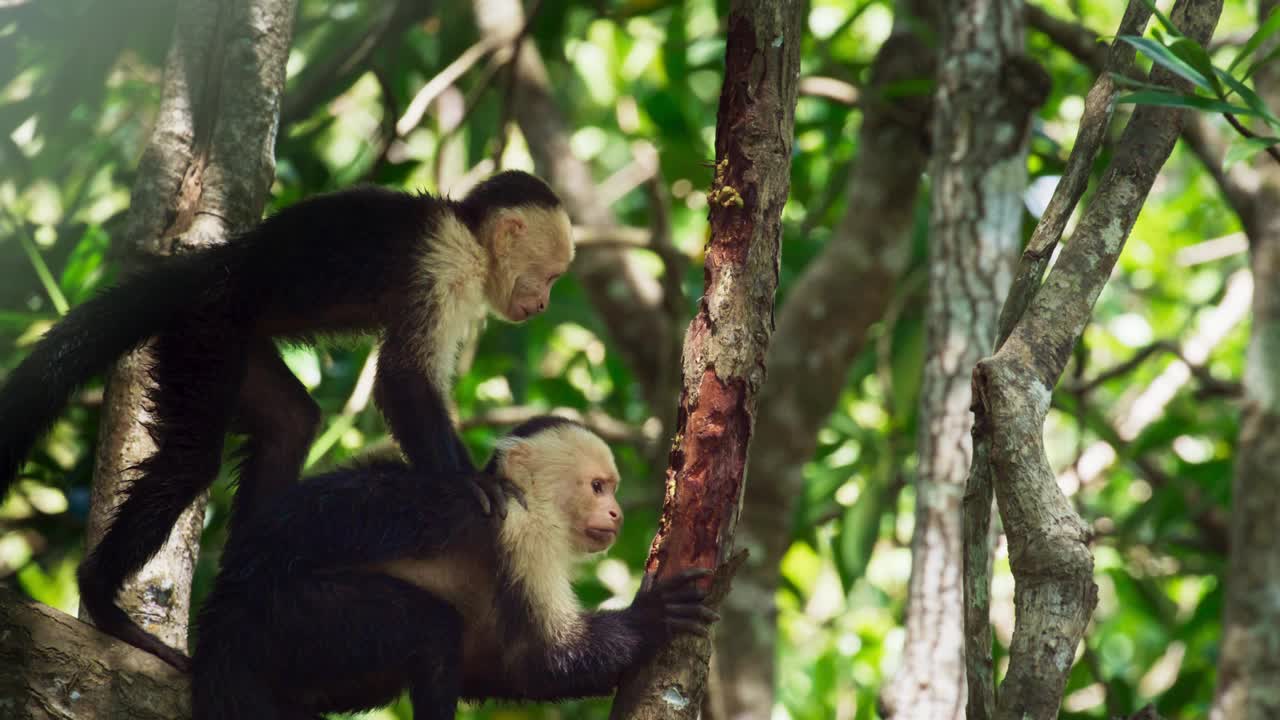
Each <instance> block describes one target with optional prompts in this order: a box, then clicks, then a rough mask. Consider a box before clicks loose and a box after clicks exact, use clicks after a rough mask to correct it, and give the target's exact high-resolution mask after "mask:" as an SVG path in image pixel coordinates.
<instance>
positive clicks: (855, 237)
mask: <svg viewBox="0 0 1280 720" xmlns="http://www.w3.org/2000/svg"><path fill="white" fill-rule="evenodd" d="M933 12H934V6H933V5H932V4H931V3H928V2H923V0H905V1H904V2H900V3H899V4H898V6H897V11H896V13H895V21H894V30H893V33H892V34H891V35H890V37H889V38H888V39H887V40H886V41H885V43H884V45H883V46H881V48H880V51H879V52H878V53H877V54H876V58H875V61H874V62H873V64H872V67H871V76H870V83H869V86H868V89H867V91H865V92H863V93H862V98H863V110H862V112H863V115H862V124H861V126H860V128H859V131H858V159H857V162H856V163H855V165H854V167H853V169H852V170H851V172H850V176H849V179H848V201H847V209H846V211H845V214H844V217H843V218H842V220H841V222H840V224H839V225H838V226H837V227H836V228H835V231H834V232H833V233H832V236H831V238H830V240H828V241H827V244H826V247H824V248H823V249H822V252H821V253H820V254H819V255H818V256H817V257H815V258H814V259H813V260H812V261H811V262H810V263H809V265H808V267H807V268H806V269H805V271H804V274H803V275H802V276H801V277H800V278H799V279H797V280H796V281H795V282H794V283H793V284H792V286H791V290H790V292H789V293H788V294H787V301H786V303H785V304H784V305H783V307H782V310H781V312H780V313H779V316H778V331H777V334H776V335H775V336H774V340H773V342H772V343H770V345H769V352H768V356H767V359H766V363H767V366H768V368H769V381H768V382H766V383H765V386H764V389H763V390H761V392H760V400H759V407H761V408H764V409H765V412H761V413H759V414H758V416H757V417H756V425H755V433H754V438H753V440H752V442H751V449H750V451H749V453H748V461H747V465H748V467H750V468H751V482H750V483H749V484H748V485H747V488H746V491H745V493H746V494H745V497H744V500H743V504H742V517H741V522H740V523H739V525H738V531H737V537H736V542H737V545H738V546H739V547H743V548H746V549H748V550H750V552H751V555H750V557H748V558H747V561H746V564H745V565H744V566H743V568H742V571H741V572H739V573H738V575H737V576H736V577H735V579H734V591H733V593H732V594H731V595H729V596H728V597H727V598H726V599H725V604H724V606H723V608H721V615H722V620H721V621H720V624H719V626H718V629H717V632H716V636H715V650H716V659H715V665H716V667H715V670H716V676H717V678H718V680H719V683H718V687H719V693H720V695H721V697H720V698H719V699H718V701H717V703H716V705H717V706H718V707H721V708H723V713H722V714H721V715H718V716H717V717H718V718H721V720H769V718H770V717H772V714H773V703H774V655H775V652H776V642H777V608H776V605H775V602H774V596H775V594H776V593H777V591H778V584H779V581H780V578H779V566H780V564H781V562H782V556H783V555H784V554H785V553H786V551H787V548H788V547H790V545H791V538H792V532H791V518H792V508H793V507H794V506H795V499H796V497H797V496H798V495H799V493H800V491H801V489H802V487H803V484H804V476H803V468H804V464H805V462H807V461H808V460H809V458H810V457H812V455H813V451H814V448H815V446H816V442H817V436H818V431H819V430H820V429H821V428H822V425H823V423H825V422H826V419H827V417H828V416H830V414H831V412H832V411H833V410H834V409H835V406H836V401H837V400H838V398H839V397H840V389H841V388H842V387H844V384H845V378H846V375H847V374H848V369H849V365H850V364H851V363H852V362H853V359H854V358H855V357H857V356H858V355H859V354H860V353H861V352H862V350H863V348H864V347H865V346H866V332H867V330H868V329H869V328H870V327H871V326H872V325H873V324H874V323H876V322H877V321H879V320H880V318H881V317H883V315H884V312H885V309H886V308H887V307H888V306H889V304H890V303H891V302H892V300H893V297H894V294H895V287H894V285H895V282H896V281H897V280H898V278H899V277H900V275H901V273H902V271H903V270H904V269H905V267H906V264H907V260H908V257H909V255H910V253H909V251H908V247H907V246H908V240H909V238H910V234H911V230H912V225H913V223H914V210H915V206H916V202H917V200H918V198H919V186H920V174H921V172H922V171H923V170H924V165H925V158H926V150H925V146H926V145H927V142H926V138H927V121H928V116H929V104H930V100H929V98H928V97H927V96H924V95H921V96H915V97H911V96H906V97H901V96H900V97H888V96H886V95H884V94H883V93H881V92H878V90H879V89H880V88H884V87H886V86H889V85H893V84H895V83H900V82H903V81H906V80H912V79H920V78H922V77H923V78H928V77H930V76H932V73H933V63H932V62H931V61H930V58H932V57H933V54H934V53H933V52H932V49H931V48H930V46H929V45H928V43H927V42H926V41H925V39H924V38H922V37H920V36H919V35H917V34H915V33H914V32H912V28H915V27H917V26H918V25H919V23H921V22H924V23H925V24H926V25H932V20H931V18H932V16H933Z"/></svg>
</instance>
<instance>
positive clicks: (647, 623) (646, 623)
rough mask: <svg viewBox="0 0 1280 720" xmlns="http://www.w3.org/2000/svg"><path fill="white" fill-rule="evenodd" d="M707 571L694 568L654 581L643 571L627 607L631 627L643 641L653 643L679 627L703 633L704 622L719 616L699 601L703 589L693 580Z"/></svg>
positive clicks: (705, 627)
mask: <svg viewBox="0 0 1280 720" xmlns="http://www.w3.org/2000/svg"><path fill="white" fill-rule="evenodd" d="M711 574H712V572H711V571H710V570H706V569H702V568H698V569H694V570H685V571H684V572H681V573H679V574H677V575H675V576H673V577H669V578H666V579H665V580H659V581H657V582H655V581H654V580H653V576H651V575H646V576H645V578H644V580H643V581H642V582H641V583H640V592H638V593H636V597H635V599H634V600H632V601H631V607H630V608H629V609H628V614H630V615H631V617H630V618H628V619H629V620H630V622H631V625H632V627H633V628H634V629H635V630H636V632H638V633H639V635H640V637H641V638H643V639H644V640H645V642H647V643H649V642H651V643H653V644H654V645H657V644H659V643H661V642H665V641H667V640H668V639H670V638H671V637H672V636H673V635H675V634H676V633H677V632H681V631H683V632H690V633H693V634H695V635H701V636H703V637H707V636H708V635H709V634H710V628H709V627H708V626H709V625H710V624H711V623H713V622H715V621H717V620H719V619H720V616H719V615H718V614H717V613H716V612H715V611H714V610H712V609H711V608H709V607H707V606H706V605H704V604H703V601H704V600H705V599H706V596H707V593H706V591H704V590H702V589H701V588H699V587H698V586H697V585H695V584H694V583H695V582H696V581H698V580H701V579H703V578H706V577H709V576H710V575H711Z"/></svg>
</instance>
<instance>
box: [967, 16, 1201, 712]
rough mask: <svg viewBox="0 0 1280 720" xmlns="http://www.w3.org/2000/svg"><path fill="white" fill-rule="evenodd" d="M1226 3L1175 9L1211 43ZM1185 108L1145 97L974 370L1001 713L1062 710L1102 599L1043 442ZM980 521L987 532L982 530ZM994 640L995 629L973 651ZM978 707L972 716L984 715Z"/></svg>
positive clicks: (1179, 85)
mask: <svg viewBox="0 0 1280 720" xmlns="http://www.w3.org/2000/svg"><path fill="white" fill-rule="evenodd" d="M1221 11H1222V3H1221V2H1220V0H1180V2H1178V3H1177V4H1176V5H1175V6H1174V9H1173V13H1172V17H1173V21H1174V23H1175V24H1177V26H1178V27H1179V28H1180V29H1181V30H1182V31H1183V32H1184V34H1186V36H1187V37H1189V38H1192V39H1193V40H1195V41H1196V42H1199V43H1201V44H1204V43H1206V42H1208V40H1209V37H1210V36H1211V35H1212V33H1213V28H1214V26H1215V25H1216V24H1217V21H1218V15H1219V14H1220V13H1221ZM1151 80H1152V82H1155V83H1158V84H1162V85H1165V86H1168V87H1172V88H1174V89H1177V90H1185V88H1186V82H1185V81H1182V80H1179V79H1176V78H1174V77H1172V76H1171V75H1170V74H1169V73H1167V72H1164V71H1163V70H1161V69H1159V68H1157V69H1156V70H1155V71H1153V72H1152V76H1151ZM1185 115H1186V111H1182V110H1171V109H1167V108H1157V107H1147V106H1141V107H1139V108H1137V109H1136V110H1135V111H1134V113H1133V116H1132V117H1131V119H1130V121H1129V123H1128V126H1127V127H1126V128H1125V131H1124V133H1123V135H1122V136H1121V139H1120V142H1119V145H1118V147H1117V150H1116V153H1115V156H1114V158H1113V160H1112V163H1111V165H1110V167H1108V168H1107V171H1106V173H1105V174H1104V175H1103V177H1102V180H1101V181H1100V183H1099V186H1098V191H1097V194H1096V195H1095V196H1094V200H1093V201H1092V202H1091V203H1090V205H1089V207H1088V208H1087V209H1086V210H1085V212H1084V215H1083V217H1082V218H1081V220H1080V225H1079V228H1078V229H1077V230H1076V232H1075V234H1074V235H1073V237H1072V242H1071V243H1070V244H1069V245H1068V246H1066V247H1064V248H1063V250H1062V252H1061V254H1060V256H1059V258H1058V261H1057V264H1056V265H1055V266H1054V267H1053V270H1052V271H1051V272H1050V273H1049V276H1048V278H1047V279H1046V281H1045V283H1044V285H1043V287H1042V288H1040V290H1039V292H1037V293H1035V295H1034V298H1033V299H1032V300H1031V302H1030V304H1029V306H1028V307H1027V309H1026V312H1025V314H1023V315H1022V317H1020V318H1016V325H1014V327H1013V329H1012V331H1011V332H1010V334H1009V336H1008V339H1007V340H1006V341H1005V342H1004V344H1003V345H1002V346H1001V347H1000V348H999V350H998V351H997V352H996V354H995V355H994V356H993V357H991V358H989V359H987V360H983V361H982V362H981V363H979V364H978V367H977V368H975V370H974V376H973V392H974V413H975V421H974V423H975V424H974V441H975V462H974V467H973V469H972V476H973V477H971V481H970V483H971V489H972V486H973V485H974V484H975V480H977V481H978V482H981V481H982V480H984V479H989V480H990V482H991V486H992V487H993V488H994V490H995V496H996V499H997V501H998V503H999V507H1000V515H1001V518H1002V519H1003V521H1004V527H1005V531H1006V533H1007V536H1008V540H1009V563H1010V567H1011V569H1012V571H1013V576H1014V581H1015V583H1016V592H1015V599H1014V602H1015V606H1016V613H1017V615H1016V618H1017V620H1016V625H1015V628H1014V633H1013V641H1012V643H1011V646H1010V649H1009V654H1010V658H1009V671H1008V674H1007V675H1006V677H1005V681H1004V684H1003V686H1002V688H1001V693H1000V695H999V701H998V704H997V706H996V711H995V717H996V718H1000V719H1001V720H1004V719H1005V718H1008V719H1012V718H1054V717H1057V714H1058V708H1059V706H1060V705H1061V702H1062V692H1063V688H1064V687H1065V685H1066V680H1067V674H1068V672H1069V671H1070V667H1071V662H1072V659H1073V658H1074V656H1075V651H1076V648H1077V647H1078V645H1079V643H1080V640H1081V638H1082V637H1083V635H1084V630H1085V626H1086V624H1087V623H1088V620H1089V617H1090V615H1091V614H1092V612H1093V608H1094V606H1095V605H1096V603H1097V586H1096V585H1095V584H1094V582H1093V558H1092V555H1091V554H1090V552H1089V548H1088V542H1089V530H1088V527H1087V526H1086V525H1085V524H1084V522H1083V521H1082V520H1081V519H1080V516H1079V515H1078V514H1077V513H1076V511H1075V509H1074V508H1073V507H1072V506H1071V503H1070V501H1069V500H1068V499H1067V498H1066V497H1065V496H1064V495H1063V494H1062V491H1061V490H1060V489H1059V488H1058V486H1057V484H1056V482H1055V481H1054V474H1053V471H1052V469H1051V468H1050V467H1049V463H1048V460H1047V458H1046V456H1045V450H1044V438H1043V432H1044V418H1045V415H1046V413H1047V412H1048V409H1049V399H1050V397H1051V394H1052V390H1053V387H1054V386H1055V385H1056V384H1057V381H1058V378H1059V377H1060V376H1061V374H1062V370H1063V368H1064V367H1065V365H1066V362H1067V359H1068V357H1069V356H1070V353H1071V350H1072V348H1073V347H1074V345H1075V344H1076V342H1077V341H1078V339H1079V337H1080V333H1081V332H1082V331H1083V330H1084V327H1085V325H1086V324H1087V322H1088V320H1089V317H1090V315H1091V313H1092V310H1093V305H1094V303H1095V302H1096V300H1097V298H1098V295H1099V294H1100V293H1101V292H1102V288H1103V286H1104V285H1105V284H1106V282H1107V279H1108V278H1109V277H1110V274H1111V270H1112V268H1114V266H1115V263H1116V260H1117V259H1118V258H1119V256H1120V251H1121V250H1122V249H1123V247H1124V243H1125V240H1126V239H1127V237H1128V235H1129V232H1130V231H1131V230H1132V228H1133V224H1134V222H1135V221H1136V219H1137V216H1138V212H1139V211H1140V210H1141V208H1142V204H1143V202H1144V201H1145V200H1146V197H1147V194H1148V193H1149V192H1150V190H1151V186H1152V184H1153V183H1154V182H1155V178H1156V175H1157V173H1158V172H1159V170H1160V167H1161V166H1162V165H1163V164H1164V162H1165V160H1166V159H1167V158H1168V156H1169V153H1170V152H1172V150H1173V146H1174V143H1175V142H1176V141H1177V138H1178V135H1179V133H1180V131H1181V126H1182V123H1183V120H1184V117H1185ZM976 502H977V504H981V498H978V499H977V501H976ZM978 530H979V529H970V530H966V533H967V534H968V537H967V542H970V543H973V542H974V541H975V536H977V535H978ZM980 530H981V536H982V537H983V541H984V542H985V535H986V531H985V528H981V529H980ZM972 550H973V547H972V545H971V546H970V552H972ZM988 645H989V636H987V638H984V639H983V646H982V647H981V648H971V651H976V652H983V651H984V650H985V648H986V647H988ZM973 710H974V708H972V707H971V708H970V717H971V718H973V719H974V720H980V719H981V718H983V717H985V715H982V714H980V713H978V714H975V713H974V712H973Z"/></svg>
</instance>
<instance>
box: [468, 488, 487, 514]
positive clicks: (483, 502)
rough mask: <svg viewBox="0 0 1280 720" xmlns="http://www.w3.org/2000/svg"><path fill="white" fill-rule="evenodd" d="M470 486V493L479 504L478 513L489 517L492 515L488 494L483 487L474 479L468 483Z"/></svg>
mask: <svg viewBox="0 0 1280 720" xmlns="http://www.w3.org/2000/svg"><path fill="white" fill-rule="evenodd" d="M469 484H470V485H471V493H472V494H473V495H475V496H476V501H477V502H479V503H480V512H481V513H483V514H485V515H489V514H492V513H493V505H492V504H491V503H490V502H489V493H488V492H487V491H486V490H485V488H484V486H483V485H482V484H481V483H480V482H479V481H478V480H475V479H472V480H471V482H470V483H469Z"/></svg>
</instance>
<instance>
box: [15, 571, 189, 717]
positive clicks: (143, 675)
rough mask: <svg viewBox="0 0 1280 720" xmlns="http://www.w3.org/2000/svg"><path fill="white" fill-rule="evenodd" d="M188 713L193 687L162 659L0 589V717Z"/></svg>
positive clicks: (182, 715) (136, 715) (159, 715)
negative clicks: (191, 688)
mask: <svg viewBox="0 0 1280 720" xmlns="http://www.w3.org/2000/svg"><path fill="white" fill-rule="evenodd" d="M190 716H191V692H190V686H189V685H188V684H187V680H186V678H184V677H183V676H182V674H181V673H179V672H178V671H177V670H174V669H173V668H171V667H169V666H168V665H167V664H165V662H164V661H163V660H161V659H160V658H157V657H155V656H154V655H151V654H150V653H147V652H144V651H142V650H138V649H137V648H134V647H132V646H129V645H126V644H124V643H122V642H119V641H118V640H115V639H114V638H111V637H109V636H107V635H104V634H103V633H100V632H98V631H97V630H94V629H93V627H92V626H89V625H86V624H84V623H82V622H79V621H77V620H76V619H75V618H73V617H71V616H70V615H67V614H65V613H63V612H60V611H58V610H55V609H53V608H51V607H46V606H44V605H41V604H39V603H36V602H32V601H30V600H27V599H25V598H21V597H19V596H17V595H16V594H14V593H12V592H9V591H6V590H3V589H0V718H4V719H5V720H67V719H68V718H75V720H182V718H187V717H190Z"/></svg>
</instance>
